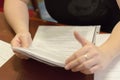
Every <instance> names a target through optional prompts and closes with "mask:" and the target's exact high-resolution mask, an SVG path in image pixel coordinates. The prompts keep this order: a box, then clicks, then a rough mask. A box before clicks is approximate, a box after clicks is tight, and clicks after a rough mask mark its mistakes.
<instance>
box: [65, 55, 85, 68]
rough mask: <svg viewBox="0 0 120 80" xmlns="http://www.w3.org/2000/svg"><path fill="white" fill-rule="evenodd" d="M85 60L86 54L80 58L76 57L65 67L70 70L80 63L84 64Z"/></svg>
mask: <svg viewBox="0 0 120 80" xmlns="http://www.w3.org/2000/svg"><path fill="white" fill-rule="evenodd" d="M84 61H85V58H84V56H81V57H79V58H76V59H75V60H72V61H71V62H69V63H68V64H66V66H65V69H66V70H69V69H72V68H74V67H76V66H78V65H80V64H82V63H83V62H84Z"/></svg>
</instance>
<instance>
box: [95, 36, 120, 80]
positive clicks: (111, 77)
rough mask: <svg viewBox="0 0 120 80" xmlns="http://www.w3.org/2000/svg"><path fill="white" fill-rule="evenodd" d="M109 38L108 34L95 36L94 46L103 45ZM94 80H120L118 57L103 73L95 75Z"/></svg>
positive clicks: (119, 59) (119, 60)
mask: <svg viewBox="0 0 120 80" xmlns="http://www.w3.org/2000/svg"><path fill="white" fill-rule="evenodd" d="M109 36H110V34H99V35H96V45H100V44H102V43H104V42H105V41H106V40H107V39H108V37H109ZM94 80H120V56H118V57H117V58H115V59H114V60H113V61H112V63H111V64H110V65H109V66H108V67H107V68H106V69H105V70H104V71H101V72H97V73H95V75H94Z"/></svg>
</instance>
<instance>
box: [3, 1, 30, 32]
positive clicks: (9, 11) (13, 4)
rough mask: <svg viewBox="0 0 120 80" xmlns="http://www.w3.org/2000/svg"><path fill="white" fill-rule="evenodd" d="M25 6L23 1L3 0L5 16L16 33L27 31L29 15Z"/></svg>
mask: <svg viewBox="0 0 120 80" xmlns="http://www.w3.org/2000/svg"><path fill="white" fill-rule="evenodd" d="M26 1H27V0H26ZM26 4H27V3H26V2H25V0H5V4H4V13H5V16H6V19H7V21H8V23H9V24H10V26H11V27H12V28H13V30H14V31H15V32H16V33H20V32H28V31H29V15H28V7H27V5H26Z"/></svg>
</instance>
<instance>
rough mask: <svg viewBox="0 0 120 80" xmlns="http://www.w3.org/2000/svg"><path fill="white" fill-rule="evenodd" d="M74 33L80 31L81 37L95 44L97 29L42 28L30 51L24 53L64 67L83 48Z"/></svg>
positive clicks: (75, 27)
mask: <svg viewBox="0 0 120 80" xmlns="http://www.w3.org/2000/svg"><path fill="white" fill-rule="evenodd" d="M74 31H78V32H79V33H80V35H82V36H83V37H85V38H86V39H87V40H89V41H90V42H93V38H94V36H95V31H96V27H95V26H94V27H93V26H89V27H87V26H86V27H85V26H84V27H79V26H74V27H71V26H64V27H58V26H54V27H53V26H40V27H39V28H38V30H37V32H36V34H35V37H34V39H33V42H32V45H31V46H30V48H29V50H24V51H26V53H27V52H29V53H31V54H28V56H31V55H32V57H36V58H37V59H42V60H43V61H46V62H49V63H54V64H56V65H58V66H61V67H64V62H65V60H66V59H67V58H68V57H69V56H70V55H72V54H73V53H74V52H75V51H77V50H78V49H80V48H81V44H80V43H79V42H78V41H77V40H76V39H75V37H74V34H73V33H74ZM33 53H34V54H33Z"/></svg>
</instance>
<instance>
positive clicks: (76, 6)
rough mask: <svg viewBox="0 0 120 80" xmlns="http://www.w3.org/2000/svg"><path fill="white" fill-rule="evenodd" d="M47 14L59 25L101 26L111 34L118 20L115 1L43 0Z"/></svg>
mask: <svg viewBox="0 0 120 80" xmlns="http://www.w3.org/2000/svg"><path fill="white" fill-rule="evenodd" d="M45 5H46V9H47V11H48V13H49V14H50V15H51V16H52V17H53V18H54V19H55V20H57V21H58V22H59V23H63V24H68V25H101V31H104V32H111V31H112V29H113V27H114V26H115V24H116V23H117V22H118V21H119V20H120V10H119V7H118V5H117V2H116V0H45Z"/></svg>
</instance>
